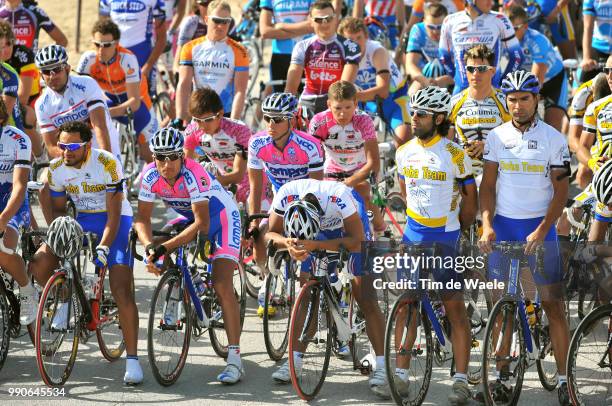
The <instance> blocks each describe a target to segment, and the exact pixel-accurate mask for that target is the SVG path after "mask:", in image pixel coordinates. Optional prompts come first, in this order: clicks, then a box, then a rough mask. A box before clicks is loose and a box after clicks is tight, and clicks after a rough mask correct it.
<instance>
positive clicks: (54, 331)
mask: <svg viewBox="0 0 612 406" xmlns="http://www.w3.org/2000/svg"><path fill="white" fill-rule="evenodd" d="M81 314H82V312H81V305H80V303H79V300H78V295H77V293H76V291H75V285H74V282H73V280H72V279H68V278H67V277H66V272H64V271H60V272H56V273H54V274H53V276H51V278H50V279H49V281H48V282H47V285H46V286H45V288H44V290H43V293H42V296H41V298H40V303H39V305H38V314H37V317H36V343H35V347H36V361H37V365H38V370H39V372H40V376H41V377H42V379H43V381H44V382H45V384H47V385H48V386H60V385H63V384H64V383H66V381H67V380H68V378H69V377H70V373H71V372H72V368H73V367H74V363H75V361H76V355H77V350H78V347H79V333H80V329H81V324H80V317H81Z"/></svg>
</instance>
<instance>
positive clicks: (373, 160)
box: [344, 139, 380, 187]
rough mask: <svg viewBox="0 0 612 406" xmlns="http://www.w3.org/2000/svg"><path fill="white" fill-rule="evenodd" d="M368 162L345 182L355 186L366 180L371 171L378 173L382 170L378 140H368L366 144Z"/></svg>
mask: <svg viewBox="0 0 612 406" xmlns="http://www.w3.org/2000/svg"><path fill="white" fill-rule="evenodd" d="M364 148H365V155H366V163H365V165H364V166H362V167H361V168H359V170H357V171H356V172H355V173H354V174H353V175H352V176H350V177H349V178H347V179H346V180H345V181H344V184H345V185H347V186H350V187H355V186H356V185H357V184H359V183H361V182H363V181H366V180H367V179H368V178H369V176H370V172H372V171H374V172H376V173H378V171H379V170H380V158H379V156H380V155H379V152H378V140H375V139H374V140H367V141H366V142H365V145H364Z"/></svg>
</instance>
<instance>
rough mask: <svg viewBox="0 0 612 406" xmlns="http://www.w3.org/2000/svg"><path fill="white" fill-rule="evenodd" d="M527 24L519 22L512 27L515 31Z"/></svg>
mask: <svg viewBox="0 0 612 406" xmlns="http://www.w3.org/2000/svg"><path fill="white" fill-rule="evenodd" d="M524 26H525V24H519V25H513V26H512V28H514V31H518V30H520V29H521V28H523V27H524Z"/></svg>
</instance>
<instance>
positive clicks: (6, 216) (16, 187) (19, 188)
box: [0, 168, 30, 232]
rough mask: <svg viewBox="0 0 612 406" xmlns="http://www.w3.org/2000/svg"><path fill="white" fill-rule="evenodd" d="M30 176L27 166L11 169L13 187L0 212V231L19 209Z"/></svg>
mask: <svg viewBox="0 0 612 406" xmlns="http://www.w3.org/2000/svg"><path fill="white" fill-rule="evenodd" d="M29 178H30V169H29V168H14V170H13V187H12V189H11V196H10V197H9V199H8V201H7V202H6V206H5V207H4V210H2V213H0V231H2V232H3V231H4V230H5V229H6V225H7V224H8V222H9V221H11V219H12V218H13V216H14V215H15V214H17V212H18V211H19V208H20V207H21V205H22V204H23V202H24V200H25V196H26V191H27V190H28V187H27V184H28V179H29Z"/></svg>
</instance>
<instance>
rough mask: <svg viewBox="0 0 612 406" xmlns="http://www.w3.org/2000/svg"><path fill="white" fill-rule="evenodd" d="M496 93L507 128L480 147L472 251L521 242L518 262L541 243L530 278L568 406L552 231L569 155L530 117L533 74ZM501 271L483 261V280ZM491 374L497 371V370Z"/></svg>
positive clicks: (494, 260) (502, 266)
mask: <svg viewBox="0 0 612 406" xmlns="http://www.w3.org/2000/svg"><path fill="white" fill-rule="evenodd" d="M501 90H502V91H503V92H504V94H505V95H506V104H507V105H508V111H509V112H510V115H511V117H512V120H511V121H509V122H507V123H505V124H502V125H501V126H499V127H497V128H495V129H493V130H492V131H491V132H489V135H488V136H487V139H486V140H485V151H484V159H485V164H484V173H483V178H482V183H481V185H480V207H481V215H482V227H483V229H482V236H481V239H480V243H479V245H480V246H481V248H482V250H483V251H484V252H489V253H490V252H491V246H490V242H492V241H496V240H497V241H525V242H526V247H525V254H527V255H531V254H533V253H534V252H535V249H536V247H537V246H538V245H541V244H543V243H544V242H545V241H547V243H546V244H545V247H544V262H543V263H544V272H543V274H542V273H535V272H532V274H533V277H534V280H535V282H536V284H537V285H538V290H539V292H540V294H541V295H542V307H543V309H544V311H545V312H546V314H547V316H548V320H549V324H550V337H551V342H552V346H553V348H554V356H555V360H556V362H557V370H558V371H559V384H560V386H559V390H558V395H559V402H560V403H561V404H562V405H569V398H568V392H567V378H566V373H565V371H566V367H565V366H566V356H567V351H568V346H569V330H568V325H567V321H566V319H565V316H564V315H565V312H564V301H563V300H559V298H560V297H561V296H562V295H561V293H560V291H559V290H558V289H559V288H560V286H561V285H560V282H561V277H562V273H561V266H560V262H559V257H560V254H559V247H558V245H557V234H556V231H555V227H554V224H555V222H556V221H557V219H558V218H559V216H560V215H561V213H562V212H563V208H564V206H565V202H566V201H567V195H568V188H569V182H568V180H567V172H568V169H569V151H568V147H567V142H566V141H565V137H564V136H563V135H562V134H561V133H559V132H558V131H557V130H555V129H554V128H553V127H551V126H549V125H548V124H546V123H545V122H543V121H542V120H540V119H539V118H538V117H537V106H538V94H539V92H540V84H539V82H538V79H537V77H536V76H535V75H534V74H533V73H531V72H527V71H524V70H518V71H516V72H512V73H510V74H508V76H506V77H505V78H504V80H503V82H502V87H501ZM531 259H533V257H531ZM508 269H509V263H508V261H507V258H502V256H501V254H500V252H499V251H494V252H492V253H491V254H490V255H489V269H488V277H489V279H490V280H498V281H505V280H506V279H507V271H508ZM498 367H499V368H502V369H503V368H504V365H498ZM502 369H500V370H498V372H499V371H501V370H502ZM493 386H494V388H493V389H492V392H493V393H495V395H494V397H497V396H504V395H507V394H508V392H509V389H508V388H507V387H506V386H505V384H504V383H503V382H502V381H501V380H499V379H498V380H497V381H496V382H495V383H493Z"/></svg>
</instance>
